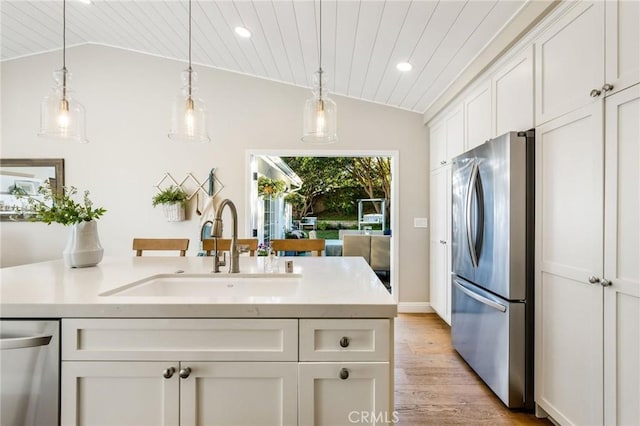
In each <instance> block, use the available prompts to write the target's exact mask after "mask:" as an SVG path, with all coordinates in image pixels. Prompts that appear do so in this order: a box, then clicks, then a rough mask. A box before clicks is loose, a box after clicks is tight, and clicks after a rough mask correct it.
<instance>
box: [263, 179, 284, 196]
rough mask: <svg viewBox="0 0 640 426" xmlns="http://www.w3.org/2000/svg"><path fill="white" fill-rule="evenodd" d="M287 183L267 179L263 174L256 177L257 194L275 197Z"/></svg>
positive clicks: (281, 192)
mask: <svg viewBox="0 0 640 426" xmlns="http://www.w3.org/2000/svg"><path fill="white" fill-rule="evenodd" d="M286 189H287V184H286V183H285V181H283V180H278V179H269V178H268V177H265V176H260V177H259V178H258V195H260V196H271V197H277V196H279V195H281V194H283V193H284V191H286Z"/></svg>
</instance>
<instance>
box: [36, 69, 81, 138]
mask: <svg viewBox="0 0 640 426" xmlns="http://www.w3.org/2000/svg"><path fill="white" fill-rule="evenodd" d="M53 78H54V80H55V82H56V84H55V86H54V87H52V90H51V93H50V94H49V95H48V96H45V97H44V99H43V100H42V102H41V103H40V131H39V132H38V136H43V137H47V138H52V139H61V140H73V141H76V142H80V143H87V142H89V141H88V140H87V136H86V121H85V109H84V106H82V104H81V103H80V102H78V101H77V100H75V99H74V98H73V97H72V95H71V93H72V92H71V91H70V90H69V86H68V84H69V80H70V79H71V74H70V73H69V72H68V71H67V70H66V69H61V70H58V71H55V72H54V73H53Z"/></svg>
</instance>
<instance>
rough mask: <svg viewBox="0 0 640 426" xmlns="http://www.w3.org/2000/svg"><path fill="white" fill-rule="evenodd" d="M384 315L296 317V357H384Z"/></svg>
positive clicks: (386, 334) (386, 353) (386, 352)
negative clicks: (297, 329) (298, 345)
mask: <svg viewBox="0 0 640 426" xmlns="http://www.w3.org/2000/svg"><path fill="white" fill-rule="evenodd" d="M390 323H391V321H390V320H388V319H375V320H340V319H335V320H327V319H322V320H320V319H319V320H300V361H388V360H389V358H390V357H389V347H390V343H389V340H390V331H389V326H390Z"/></svg>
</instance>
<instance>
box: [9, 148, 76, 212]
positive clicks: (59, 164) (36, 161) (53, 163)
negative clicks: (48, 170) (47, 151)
mask: <svg viewBox="0 0 640 426" xmlns="http://www.w3.org/2000/svg"><path fill="white" fill-rule="evenodd" d="M2 167H53V168H54V170H55V178H56V182H55V185H54V186H53V187H52V188H51V189H52V190H53V191H54V192H55V193H61V192H62V191H63V188H64V158H0V168H2ZM0 221H2V222H27V219H24V218H23V217H19V216H9V215H0Z"/></svg>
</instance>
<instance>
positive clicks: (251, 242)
mask: <svg viewBox="0 0 640 426" xmlns="http://www.w3.org/2000/svg"><path fill="white" fill-rule="evenodd" d="M214 241H215V240H214V239H213V238H206V239H204V240H202V250H203V251H204V252H205V253H206V254H207V256H211V252H212V251H213V250H214ZM238 245H239V246H249V256H255V255H256V250H258V239H257V238H238ZM230 249H231V239H230V238H218V251H229V250H230Z"/></svg>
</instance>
